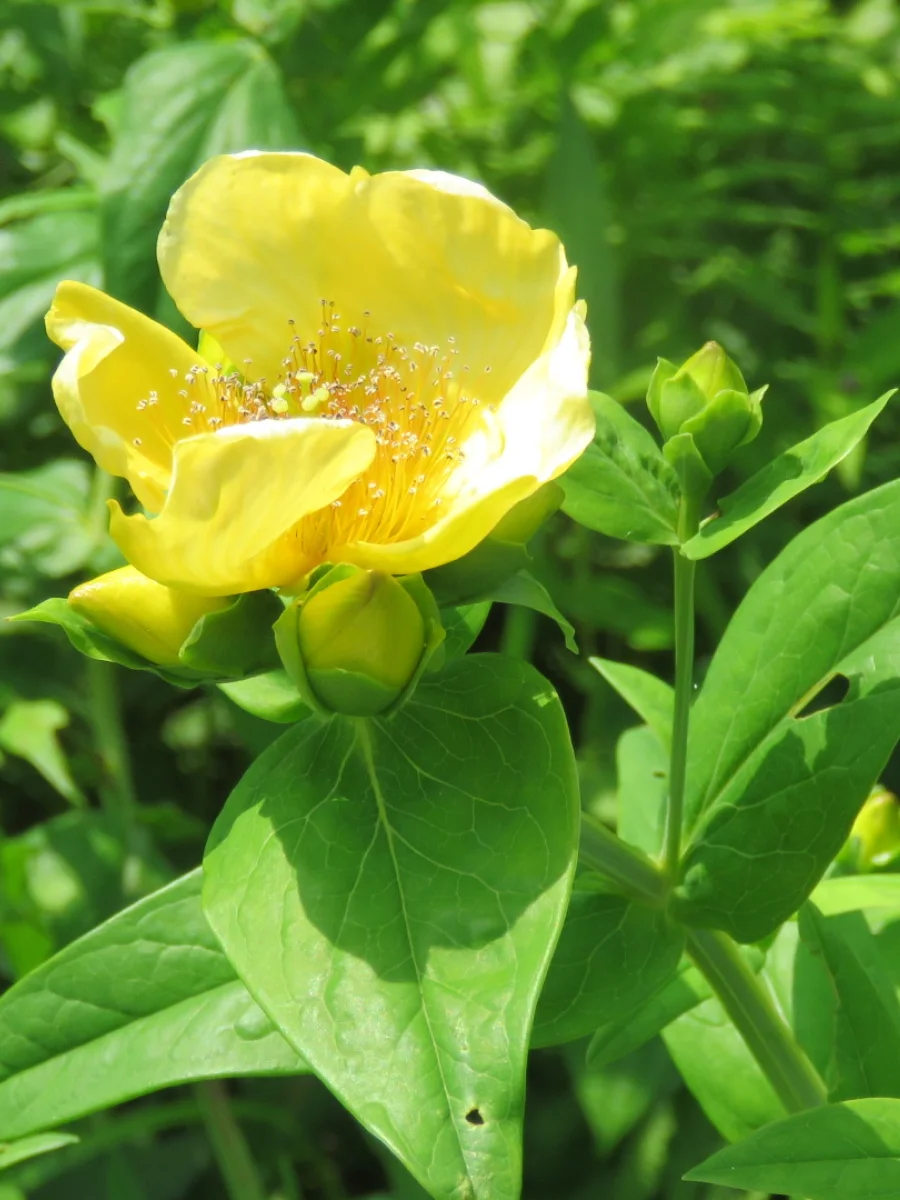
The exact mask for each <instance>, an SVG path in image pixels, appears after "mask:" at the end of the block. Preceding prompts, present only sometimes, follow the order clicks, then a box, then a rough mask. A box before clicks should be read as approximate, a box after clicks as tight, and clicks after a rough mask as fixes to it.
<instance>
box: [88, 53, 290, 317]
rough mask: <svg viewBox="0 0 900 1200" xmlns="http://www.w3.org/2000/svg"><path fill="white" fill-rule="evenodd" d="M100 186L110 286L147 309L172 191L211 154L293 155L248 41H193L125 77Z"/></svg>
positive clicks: (284, 120)
mask: <svg viewBox="0 0 900 1200" xmlns="http://www.w3.org/2000/svg"><path fill="white" fill-rule="evenodd" d="M115 134H116V136H115V139H114V142H113V148H112V153H111V155H110V160H109V167H108V170H107V173H106V176H105V178H104V180H103V188H102V191H103V207H102V213H103V229H104V233H103V248H104V254H105V261H106V275H107V286H108V287H109V288H110V290H111V291H112V292H113V293H114V294H115V295H117V296H119V297H120V298H121V299H123V300H126V301H127V302H129V303H133V304H137V305H139V306H140V307H144V308H152V306H153V301H154V297H155V295H156V290H157V269H156V262H155V255H154V246H155V243H156V237H157V234H158V233H159V229H160V226H161V225H162V222H163V218H164V216H165V213H166V208H167V206H168V203H169V199H170V197H171V195H172V193H173V192H174V191H175V189H176V188H177V187H179V186H180V185H181V184H182V183H183V182H184V180H185V179H186V178H187V176H188V175H190V173H191V171H193V170H194V169H195V168H196V167H197V166H199V165H200V163H201V162H203V161H204V160H205V159H206V158H209V157H210V156H211V155H212V154H218V153H222V152H224V151H233V150H247V149H280V148H289V147H291V146H293V147H295V148H296V144H297V133H296V128H295V126H294V123H293V119H292V117H291V114H290V110H289V109H288V107H287V105H286V102H285V100H284V97H283V86H282V82H281V78H280V76H279V74H278V72H277V69H276V68H275V67H274V65H273V64H272V63H271V62H270V60H269V59H268V56H267V55H266V53H265V51H264V50H263V49H262V47H261V46H259V45H258V44H256V43H254V42H251V41H246V40H244V41H192V42H185V43H183V44H182V45H176V46H170V47H165V48H164V49H161V50H154V51H152V52H151V53H150V54H147V55H145V56H144V57H143V58H140V59H138V61H137V62H136V63H134V64H133V65H132V66H131V67H130V68H129V70H128V72H127V74H126V76H125V84H124V87H123V92H122V100H121V116H120V118H119V120H118V122H117V127H116V131H115Z"/></svg>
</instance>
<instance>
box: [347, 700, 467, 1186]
mask: <svg viewBox="0 0 900 1200" xmlns="http://www.w3.org/2000/svg"><path fill="white" fill-rule="evenodd" d="M356 735H357V744H358V745H359V747H360V750H361V752H362V758H363V762H364V763H365V768H366V774H367V775H368V777H369V782H370V783H371V785H372V792H373V794H374V796H375V803H376V805H377V806H378V819H379V821H380V822H381V824H382V826H383V827H384V832H385V838H386V841H387V846H388V852H389V853H390V856H391V864H392V866H393V868H394V878H395V880H396V884H397V895H398V896H399V899H400V912H401V914H402V916H403V928H404V930H405V932H406V941H407V945H408V946H409V956H410V960H411V961H412V964H413V969H414V970H415V972H416V981H417V983H418V991H419V998H420V1004H421V1010H422V1016H423V1017H424V1018H425V1027H426V1029H427V1030H428V1038H429V1041H430V1043H431V1049H432V1053H433V1054H434V1061H435V1065H436V1066H437V1071H438V1075H439V1077H440V1080H441V1088H442V1090H443V1093H444V1099H445V1101H446V1109H447V1117H448V1119H449V1121H450V1124H451V1126H452V1128H453V1133H454V1136H455V1138H456V1145H457V1148H458V1150H459V1157H460V1162H461V1163H462V1167H463V1170H464V1172H465V1177H466V1180H467V1182H468V1183H469V1185H470V1186H471V1187H472V1189H473V1194H474V1188H475V1184H474V1180H473V1179H472V1177H471V1174H470V1172H469V1164H468V1161H467V1159H466V1153H465V1150H464V1148H463V1144H462V1139H461V1138H460V1136H459V1128H458V1126H457V1124H456V1122H455V1121H454V1119H453V1110H452V1109H451V1107H450V1092H449V1089H448V1087H447V1078H446V1076H445V1074H444V1063H443V1059H442V1057H441V1054H440V1050H439V1048H438V1043H437V1039H436V1037H435V1035H434V1027H433V1025H432V1021H431V1014H430V1013H429V1011H428V1005H427V1003H426V1000H425V989H424V987H423V978H424V976H423V972H422V968H421V967H420V965H419V960H418V957H417V955H416V948H415V943H414V941H413V936H412V930H411V929H410V925H409V916H408V914H407V911H406V897H405V896H404V894H403V883H402V880H401V874H400V864H399V863H398V861H397V854H396V851H395V849H394V830H393V827H392V825H391V823H390V820H389V818H388V812H387V803H386V801H385V798H384V793H383V792H382V790H381V784H380V782H379V780H378V772H377V770H376V769H375V756H374V754H373V752H372V734H371V729H370V726H369V723H368V721H367V720H366V719H365V718H362V719H361V720H360V721H358V722H357V725H356Z"/></svg>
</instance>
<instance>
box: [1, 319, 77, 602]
mask: <svg viewBox="0 0 900 1200" xmlns="http://www.w3.org/2000/svg"><path fill="white" fill-rule="evenodd" d="M49 299H50V298H49V296H48V297H47V303H46V304H44V305H43V307H42V309H41V312H42V314H43V312H44V311H46V308H47V305H48V304H49ZM90 485H91V484H90V472H89V470H88V467H87V464H86V463H83V462H77V461H75V460H72V459H58V460H57V461H56V462H50V463H47V464H46V465H44V466H42V467H36V468H35V469H34V470H33V471H15V472H4V473H2V474H0V564H2V565H3V567H4V568H5V569H7V570H9V569H13V570H14V569H17V568H18V569H22V568H28V569H30V570H32V571H35V572H37V573H38V574H40V575H44V576H47V577H48V578H51V579H58V578H60V577H61V576H63V575H68V574H70V573H71V572H72V571H77V570H78V569H79V567H81V566H83V565H84V563H85V562H86V561H87V559H88V558H89V557H90V555H91V553H92V552H93V550H94V548H95V546H96V543H97V533H96V531H92V530H91V529H90V528H89V524H88V521H87V519H86V515H85V514H86V509H87V505H88V494H89V492H90Z"/></svg>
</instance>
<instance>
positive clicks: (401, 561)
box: [47, 153, 593, 595]
mask: <svg viewBox="0 0 900 1200" xmlns="http://www.w3.org/2000/svg"><path fill="white" fill-rule="evenodd" d="M159 261H160V268H161V272H162V277H163V280H164V282H165V284H166V286H167V288H168V289H169V292H170V293H171V295H172V297H173V298H174V300H175V302H176V304H177V305H178V307H179V308H180V310H181V311H182V313H183V314H184V315H185V317H187V319H188V320H189V321H190V322H191V323H192V324H193V325H194V326H196V327H197V328H198V329H199V330H201V331H202V334H201V337H200V343H199V344H200V351H195V350H193V349H191V348H190V347H189V346H188V345H187V344H186V343H185V342H183V341H181V339H180V338H178V337H176V336H175V335H174V334H173V333H170V332H169V331H167V330H166V329H164V328H163V327H162V326H160V325H158V324H156V323H155V322H154V321H151V320H150V319H149V318H147V317H144V316H142V315H141V314H140V313H138V312H135V311H134V310H133V309H131V308H128V307H127V306H125V305H123V304H120V303H119V302H118V301H116V300H113V299H112V298H111V297H109V296H106V295H104V294H103V293H102V292H99V291H96V290H95V289H93V288H91V287H88V286H86V285H84V284H80V283H71V282H67V283H63V284H61V285H60V287H59V289H58V291H57V294H56V298H55V301H54V304H53V307H52V309H51V310H50V313H49V314H48V317H47V328H48V331H49V333H50V336H51V337H52V338H53V339H54V341H56V342H57V343H58V344H59V345H60V346H61V347H62V348H63V349H64V350H65V351H66V355H65V358H64V359H63V361H62V363H61V365H60V367H59V369H58V371H57V372H56V375H55V377H54V381H53V387H54V395H55V397H56V401H57V404H58V406H59V409H60V412H61V413H62V415H63V417H64V419H65V420H66V421H67V423H68V424H69V426H70V428H71V429H72V432H73V433H74V435H75V437H76V438H77V440H78V441H79V442H80V444H81V445H82V446H83V447H84V448H85V449H86V450H88V451H89V452H90V453H91V454H92V455H93V456H94V458H95V459H96V460H97V462H98V463H99V465H100V466H101V467H103V468H105V469H106V470H108V471H111V472H112V473H113V474H115V475H121V476H124V477H125V478H126V479H127V480H128V481H129V482H130V484H131V486H132V488H133V490H134V493H135V495H136V496H137V498H138V500H139V501H140V503H141V504H142V505H143V506H144V508H145V510H147V512H149V513H151V514H154V513H155V514H158V515H155V516H151V517H149V518H148V517H147V516H145V515H143V514H141V513H138V514H135V515H133V516H126V515H125V514H124V513H123V512H122V510H121V509H120V507H119V506H118V505H117V504H116V503H115V502H112V503H111V510H112V521H111V532H112V536H113V538H114V539H115V541H116V542H117V543H118V545H119V547H120V548H121V550H122V552H123V553H124V555H125V557H126V558H127V559H128V561H129V562H130V563H132V564H133V565H134V566H135V567H136V568H137V569H138V570H139V571H141V572H142V573H143V574H144V575H146V576H148V577H150V578H151V579H155V580H157V581H158V582H160V583H162V584H165V585H166V586H169V587H175V588H183V589H185V590H188V591H193V592H195V593H201V594H206V595H228V594H234V593H237V592H243V591H250V590H255V589H258V588H265V587H284V588H291V587H296V586H297V585H298V584H299V583H300V582H301V581H302V580H303V578H304V577H305V576H306V574H307V573H308V572H309V571H310V570H311V569H312V568H313V567H315V566H317V565H318V564H319V563H322V562H347V563H355V564H357V565H358V566H360V567H365V568H370V569H375V570H379V571H384V572H388V573H392V574H404V573H411V572H417V571H423V570H427V569H429V568H432V567H436V566H440V565H442V564H443V563H446V562H450V561H452V560H454V559H456V558H459V557H461V556H462V555H463V554H466V553H467V552H468V551H469V550H471V549H472V548H473V547H474V546H475V545H477V543H478V542H480V541H481V540H482V539H483V538H484V537H485V536H486V535H487V534H488V533H489V532H490V531H491V530H492V529H493V527H494V526H495V525H496V524H497V523H498V521H500V520H501V518H502V517H503V516H504V515H505V514H506V513H507V512H509V510H510V509H511V508H512V507H513V505H515V504H516V503H517V502H518V501H520V500H523V499H524V498H526V497H527V496H530V495H531V494H532V493H533V492H535V491H536V490H537V488H538V487H540V486H541V484H543V483H544V482H546V481H547V480H549V479H552V478H555V477H556V476H557V475H559V474H560V473H561V472H562V471H564V470H565V468H566V467H567V466H568V465H569V464H570V463H571V462H572V461H573V460H574V459H575V458H576V457H577V456H578V455H579V454H580V453H581V451H582V450H583V449H584V447H585V446H586V445H587V443H588V441H589V440H590V438H591V436H592V432H593V418H592V415H591V410H590V407H589V405H588V402H587V398H586V381H587V365H588V360H589V345H588V337H587V332H586V329H585V325H584V311H583V307H582V306H581V305H580V304H576V303H575V300H574V287H575V271H574V268H570V267H568V266H567V264H566V259H565V254H564V251H563V248H562V246H561V245H560V243H559V241H558V239H557V238H556V237H555V236H554V235H553V234H552V233H549V232H547V231H546V230H534V229H531V228H530V227H529V226H528V225H526V224H525V222H524V221H522V220H520V219H519V218H518V217H517V216H516V215H515V214H514V213H513V212H512V210H511V209H509V208H507V207H506V206H505V205H503V204H501V203H500V202H499V201H498V200H496V199H495V198H494V197H493V196H491V195H490V193H488V192H487V191H485V190H484V189H483V188H481V187H480V186H478V185H476V184H473V183H470V182H468V181H466V180H464V179H460V178H457V177H455V176H452V175H446V174H443V173H441V172H434V171H410V172H388V173H386V174H382V175H375V176H369V175H368V174H367V173H366V172H365V171H363V170H361V169H359V168H356V169H355V170H354V171H352V172H351V173H350V174H349V175H346V174H344V173H343V172H342V171H340V170H338V169H337V168H336V167H333V166H330V165H329V164H328V163H325V162H322V161H321V160H320V159H317V158H313V157H312V156H310V155H306V154H256V153H250V154H243V155H234V156H225V157H221V158H215V159H213V160H212V161H210V162H209V163H207V164H206V165H205V166H204V167H203V168H201V170H200V171H198V172H197V174H196V175H194V176H193V178H192V179H190V180H189V181H188V182H187V183H186V184H185V185H184V187H182V188H181V189H180V191H178V192H177V193H176V195H175V197H174V198H173V200H172V203H171V206H170V208H169V213H168V216H167V218H166V223H165V225H164V227H163V230H162V233H161V235H160V239H159Z"/></svg>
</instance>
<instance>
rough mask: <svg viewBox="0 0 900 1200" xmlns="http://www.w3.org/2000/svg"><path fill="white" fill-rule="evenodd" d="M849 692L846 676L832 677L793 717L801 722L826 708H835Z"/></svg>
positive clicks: (848, 682) (848, 681)
mask: <svg viewBox="0 0 900 1200" xmlns="http://www.w3.org/2000/svg"><path fill="white" fill-rule="evenodd" d="M849 691H850V680H849V679H848V678H847V676H846V675H832V677H831V678H830V679H829V680H828V681H827V682H826V683H825V684H824V685H823V686H822V687H820V688H819V690H818V691H817V692H815V693H814V694H813V695H812V696H810V698H809V699H808V700H807V702H806V703H805V704H804V705H803V707H802V708H801V709H800V711H799V712H797V713H795V714H794V716H795V717H796V719H797V720H798V721H802V720H804V719H805V718H806V717H811V716H812V715H813V714H814V713H817V712H822V711H823V710H824V709H826V708H837V706H838V705H839V704H840V703H841V701H843V700H845V699H846V697H847V693H848V692H849Z"/></svg>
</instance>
